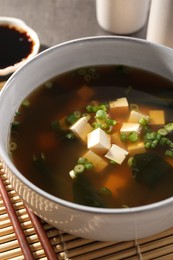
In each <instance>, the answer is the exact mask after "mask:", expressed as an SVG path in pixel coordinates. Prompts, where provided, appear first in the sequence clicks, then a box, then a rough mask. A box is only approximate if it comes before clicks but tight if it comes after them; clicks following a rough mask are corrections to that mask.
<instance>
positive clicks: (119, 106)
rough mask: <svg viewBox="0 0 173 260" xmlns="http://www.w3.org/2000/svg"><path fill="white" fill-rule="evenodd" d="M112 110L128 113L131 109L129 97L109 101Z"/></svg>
mask: <svg viewBox="0 0 173 260" xmlns="http://www.w3.org/2000/svg"><path fill="white" fill-rule="evenodd" d="M109 107H110V110H111V111H113V112H114V111H115V112H116V113H118V114H126V113H128V111H129V104H128V101H127V98H125V97H124V98H118V99H116V100H115V101H110V102H109Z"/></svg>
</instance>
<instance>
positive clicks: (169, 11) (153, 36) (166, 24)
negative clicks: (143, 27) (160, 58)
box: [147, 0, 173, 48]
mask: <svg viewBox="0 0 173 260" xmlns="http://www.w3.org/2000/svg"><path fill="white" fill-rule="evenodd" d="M147 40H148V41H151V42H155V43H159V44H163V45H166V46H168V47H171V48H173V0H152V1H151V8H150V15H149V20H148V28H147Z"/></svg>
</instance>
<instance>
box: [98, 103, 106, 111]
mask: <svg viewBox="0 0 173 260" xmlns="http://www.w3.org/2000/svg"><path fill="white" fill-rule="evenodd" d="M99 109H100V110H103V111H107V105H105V104H101V105H99Z"/></svg>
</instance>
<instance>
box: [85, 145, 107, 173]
mask: <svg viewBox="0 0 173 260" xmlns="http://www.w3.org/2000/svg"><path fill="white" fill-rule="evenodd" d="M82 157H84V158H86V159H88V161H89V162H91V163H93V165H94V170H95V171H96V172H102V171H103V170H104V169H105V168H106V167H107V165H108V162H107V161H106V160H104V159H103V158H102V157H101V156H99V155H97V154H96V153H94V152H92V151H91V150H88V151H87V152H86V153H85V154H83V155H82Z"/></svg>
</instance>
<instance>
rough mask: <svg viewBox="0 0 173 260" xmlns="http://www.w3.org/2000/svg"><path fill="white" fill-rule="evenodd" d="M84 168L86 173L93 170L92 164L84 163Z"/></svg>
mask: <svg viewBox="0 0 173 260" xmlns="http://www.w3.org/2000/svg"><path fill="white" fill-rule="evenodd" d="M84 167H85V169H86V170H87V171H89V170H92V169H93V168H94V165H93V163H92V162H86V163H84Z"/></svg>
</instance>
